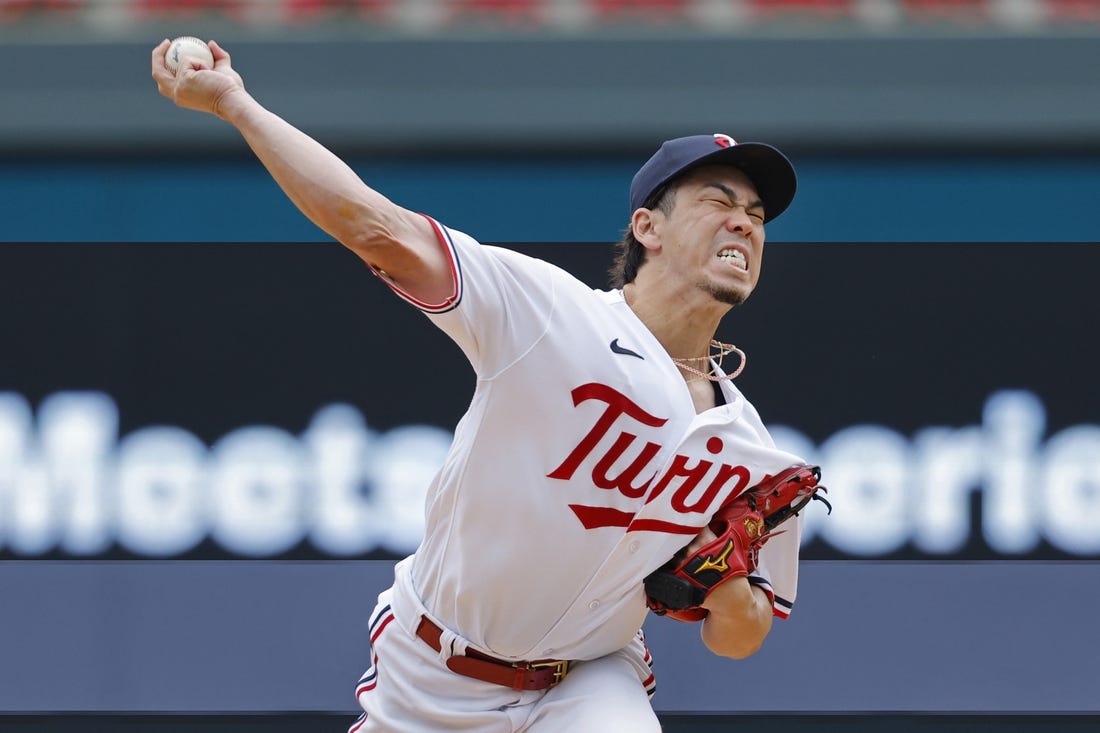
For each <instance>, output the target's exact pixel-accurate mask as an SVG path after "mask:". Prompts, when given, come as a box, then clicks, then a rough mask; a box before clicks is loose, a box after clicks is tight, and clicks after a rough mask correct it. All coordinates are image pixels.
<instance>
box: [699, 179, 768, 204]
mask: <svg viewBox="0 0 1100 733" xmlns="http://www.w3.org/2000/svg"><path fill="white" fill-rule="evenodd" d="M703 188H717V189H718V190H719V191H721V192H722V193H724V194H726V196H728V197H729V200H730V201H732V202H733V203H735V204H736V203H738V202H739V201H740V199H739V198H738V197H737V192H736V191H734V190H733V189H732V188H730V187H729V186H727V185H726V184H724V183H718V182H717V181H711V182H709V183H704V184H703ZM745 208H746V209H763V208H764V202H763V201H761V200H760V199H756V200H755V201H752V202H750V203H748V204H746V205H745Z"/></svg>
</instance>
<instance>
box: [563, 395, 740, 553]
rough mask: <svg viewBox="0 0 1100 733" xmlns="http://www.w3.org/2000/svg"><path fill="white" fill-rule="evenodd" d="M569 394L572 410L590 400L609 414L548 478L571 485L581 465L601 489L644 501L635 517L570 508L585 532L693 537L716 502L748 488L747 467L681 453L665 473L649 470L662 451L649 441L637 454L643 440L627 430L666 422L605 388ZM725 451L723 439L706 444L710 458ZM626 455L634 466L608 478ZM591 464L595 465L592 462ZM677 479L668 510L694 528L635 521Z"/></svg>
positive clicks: (597, 509) (610, 510) (607, 509)
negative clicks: (602, 448) (605, 444)
mask: <svg viewBox="0 0 1100 733" xmlns="http://www.w3.org/2000/svg"><path fill="white" fill-rule="evenodd" d="M571 394H572V395H573V405H574V406H577V405H580V404H581V403H582V402H587V401H588V400H595V401H597V402H602V403H604V404H606V405H607V408H606V409H605V410H604V411H603V414H602V415H600V417H599V418H598V419H597V420H596V424H595V425H593V426H592V429H591V430H589V431H588V434H587V435H585V436H584V438H582V439H581V441H580V442H579V443H578V444H577V447H576V448H574V449H573V450H572V451H571V452H570V453H569V455H568V456H567V457H566V459H565V460H564V461H562V463H561V465H560V466H558V467H557V468H555V469H554V470H553V471H551V472H550V473H548V474H547V476H548V477H549V478H555V479H562V480H569V479H571V478H572V477H573V475H574V474H576V472H577V471H578V469H580V468H581V466H582V465H591V467H592V468H591V470H592V483H593V485H594V486H596V487H597V488H600V489H607V490H617V491H618V492H619V493H621V494H622V495H623V496H625V497H627V498H630V499H642V498H643V497H644V501H642V502H640V504H639V505H638V507H637V509H635V511H633V512H627V511H622V510H620V509H614V508H611V507H597V506H585V505H582V504H570V505H569V508H570V509H572V510H573V512H574V513H575V514H576V515H577V518H578V519H580V521H581V523H582V524H583V525H584V526H585V528H586V529H595V528H597V527H626V528H627V531H628V532H634V531H650V532H669V533H673V534H686V535H694V534H696V533H697V532H698V531H699V530H700V529H702V527H703V526H704V525H705V524H706V522H707V519H709V517H710V516H711V514H713V510H712V508H711V507H712V505H714V502H715V500H716V499H718V498H719V497H721V498H722V499H725V498H726V497H728V496H735V495H737V494H738V493H740V492H741V490H742V489H744V488H745V486H747V485H748V482H749V470H748V469H747V468H746V467H745V466H731V465H729V464H726V463H717V464H716V463H715V462H714V461H710V460H707V459H706V458H699V457H692V456H686V455H682V454H679V453H677V454H675V455H674V456H673V457H672V461H671V463H669V465H668V468H666V469H665V471H664V472H663V473H658V469H657V468H651V467H650V463H651V462H652V461H653V459H654V458H655V457H656V456H657V455H658V454H659V453H660V452H661V449H662V448H663V446H661V445H660V444H658V443H653V442H651V441H645V443H644V444H643V445H641V447H640V448H639V447H638V444H639V443H641V439H640V438H639V437H638V436H637V435H635V434H634V433H630V432H628V431H627V430H626V429H624V428H627V427H629V426H630V424H631V423H634V424H637V425H641V426H646V427H651V428H659V427H661V426H662V425H664V424H665V423H666V422H668V419H667V418H662V417H657V416H656V415H651V414H649V413H648V412H646V411H645V410H643V409H642V408H641V407H639V406H638V405H637V404H635V403H634V402H633V401H632V400H631V399H630V398H629V397H627V396H626V395H624V394H623V393H621V392H619V391H617V390H615V389H612V388H611V387H608V386H607V385H605V384H598V383H595V382H590V383H589V384H582V385H581V386H580V387H577V388H576V389H574V390H573V391H572V393H571ZM620 419H622V421H623V422H625V423H626V424H625V425H623V426H622V428H620V430H619V433H618V436H617V437H616V438H615V440H614V442H613V443H612V444H611V446H610V447H609V448H608V449H607V452H605V453H604V454H603V455H598V454H597V455H593V452H594V451H595V450H596V447H597V446H598V445H599V444H600V443H601V442H602V441H603V440H604V438H605V437H607V436H609V435H611V431H612V428H613V427H614V426H615V424H616V423H617V422H619V421H620ZM722 448H723V443H722V439H721V438H719V437H718V436H716V435H715V436H712V437H710V438H708V439H707V442H706V449H707V452H708V453H710V454H712V455H718V454H719V453H721V452H722ZM627 453H630V454H632V455H634V458H633V460H631V461H630V464H629V465H628V466H626V467H625V468H623V469H622V470H620V471H619V472H618V473H616V474H615V475H610V474H611V469H612V466H614V465H615V464H616V463H618V462H619V461H620V459H622V457H623V456H624V455H626V454H627ZM590 458H591V460H588V459H590ZM586 462H587V463H586ZM647 469H648V470H647ZM643 475H645V476H648V478H645V479H642V478H641V477H642V476H643ZM677 479H680V480H681V481H680V483H679V485H678V486H676V488H675V489H673V493H672V496H671V499H670V504H671V506H672V509H673V510H674V511H675V512H677V513H678V514H683V515H685V517H684V519H685V521H691V520H694V523H691V524H680V523H677V522H668V521H664V520H659V519H637V520H636V519H634V515H635V514H636V513H637V510H638V509H641V507H642V506H643V505H645V504H648V503H650V502H651V501H653V500H654V499H656V498H657V497H659V496H661V495H662V494H664V493H665V490H666V489H668V488H669V487H670V486H671V485H672V484H673V483H674V482H676V481H677ZM731 480H735V481H736V483H735V484H734V485H733V487H732V489H730V490H725V489H726V485H727V484H728V483H729V482H730V481H731ZM701 485H704V486H705V487H706V488H704V489H703V490H702V492H700V493H697V492H696V489H697V488H698V487H699V486H701ZM715 508H717V507H715ZM689 515H693V516H689Z"/></svg>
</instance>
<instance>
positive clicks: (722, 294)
mask: <svg viewBox="0 0 1100 733" xmlns="http://www.w3.org/2000/svg"><path fill="white" fill-rule="evenodd" d="M662 218H663V220H662V221H661V222H660V224H659V229H658V231H659V235H660V239H661V245H662V246H661V254H660V258H661V259H662V260H664V262H663V268H664V269H665V273H664V275H665V276H676V277H678V278H682V279H683V280H684V281H685V282H686V283H688V284H690V285H691V286H694V287H695V288H697V289H698V290H700V291H702V292H703V293H707V294H709V295H710V296H711V297H713V298H714V299H715V300H717V301H719V302H722V303H726V304H727V305H739V304H741V303H742V302H744V301H745V299H746V298H748V297H749V295H750V294H751V293H752V291H753V289H754V288H755V287H756V283H757V281H758V280H759V279H760V268H761V264H762V259H763V256H764V204H763V202H762V201H761V200H760V196H759V195H758V194H757V192H756V187H755V186H753V185H752V182H751V181H750V180H749V178H748V176H746V175H745V174H744V173H742V172H741V171H739V170H737V169H736V168H731V167H729V166H722V165H710V166H703V167H700V168H698V169H696V170H694V171H691V172H690V173H688V174H687V175H686V177H685V178H684V179H683V181H682V182H681V184H680V186H679V188H678V189H677V190H676V192H675V200H674V205H673V208H672V211H671V213H669V214H668V215H662Z"/></svg>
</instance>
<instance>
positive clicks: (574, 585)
mask: <svg viewBox="0 0 1100 733" xmlns="http://www.w3.org/2000/svg"><path fill="white" fill-rule="evenodd" d="M432 224H433V226H434V227H435V228H436V232H437V234H438V236H439V238H440V242H441V243H442V245H443V246H444V247H445V248H446V250H447V253H448V255H449V256H450V258H451V266H452V268H453V273H454V283H455V289H454V293H453V295H452V297H451V298H449V299H448V300H447V301H445V302H443V303H438V304H431V303H423V302H419V301H417V300H416V299H414V298H412V297H410V296H409V295H408V294H406V293H403V292H402V291H401V290H400V288H399V287H397V286H395V285H394V284H393V283H390V286H391V287H393V289H394V290H395V291H396V292H397V293H398V294H399V295H402V297H404V298H406V299H407V300H409V301H410V302H412V303H413V304H414V305H416V306H417V307H418V308H420V309H421V310H423V311H424V312H425V313H426V314H427V315H428V316H429V317H430V319H431V320H432V321H433V322H434V323H435V324H436V325H437V326H438V327H439V328H440V329H442V330H443V331H444V332H446V333H447V334H448V335H449V336H450V337H451V338H452V339H454V340H455V342H457V343H458V345H459V346H460V347H461V349H462V350H463V352H464V353H465V355H466V356H467V357H468V358H469V360H470V363H471V364H472V365H473V368H474V371H475V372H476V375H477V387H476V390H475V393H474V396H473V400H472V403H471V404H470V407H469V410H468V411H467V413H466V414H465V416H464V417H463V418H462V420H461V421H460V423H459V424H458V426H457V428H456V431H455V438H454V444H453V446H452V448H451V451H450V453H449V455H448V457H447V459H446V461H445V463H444V465H443V467H442V469H441V470H440V472H439V474H438V475H437V477H436V478H435V480H434V482H433V484H432V485H431V487H430V490H429V492H428V499H427V508H426V511H427V517H426V520H427V521H426V530H425V537H424V540H423V543H422V544H421V546H420V548H419V549H418V550H417V551H416V552H415V553H414V555H412V556H411V557H410V558H409V559H407V560H405V561H403V562H401V563H399V564H398V566H397V571H396V582H395V586H394V589H393V590H394V593H393V595H394V601H393V608H394V612H395V614H396V616H397V617H398V619H399V620H401V619H402V617H403V616H404V617H405V620H404V623H406V624H408V623H412V622H413V619H414V618H416V617H418V614H419V613H423V612H427V613H428V614H429V615H430V616H431V617H433V618H434V619H436V620H437V621H438V622H439V624H440V625H441V626H442V627H444V628H447V629H451V630H454V631H455V632H457V634H458V635H459V637H460V639H463V640H464V641H465V643H468V644H471V645H473V646H474V647H475V648H477V649H480V650H481V651H483V652H485V653H488V654H492V655H494V656H498V657H506V658H511V659H517V660H518V659H542V658H548V657H553V658H558V659H593V658H596V657H600V656H602V655H605V654H608V653H610V652H612V651H614V650H617V649H620V648H622V647H624V646H626V645H627V644H628V643H630V642H631V640H632V639H633V638H634V637H635V635H636V634H637V632H638V629H639V628H640V627H641V625H642V622H643V621H644V619H645V616H646V613H647V609H646V604H645V594H644V591H643V587H642V582H643V579H644V578H645V577H646V576H647V575H648V574H649V573H651V572H652V571H653V570H655V569H656V568H658V567H660V566H661V565H662V564H664V563H665V562H666V561H667V560H668V559H669V558H670V557H672V555H673V554H674V553H675V552H676V551H677V550H678V549H680V548H681V547H683V546H684V545H686V544H687V543H688V542H689V541H690V540H691V539H692V538H693V537H695V535H697V534H698V533H699V531H700V530H701V529H702V528H703V527H705V526H706V525H707V524H708V522H709V520H710V517H711V516H712V515H713V514H714V512H715V511H716V510H717V509H718V508H719V507H720V506H721V505H722V504H723V503H724V502H725V501H726V500H727V499H729V498H730V497H731V496H734V495H736V494H738V493H740V492H741V491H742V490H744V489H746V488H748V487H750V486H753V485H755V484H756V483H758V482H760V481H761V480H762V479H764V478H765V477H766V476H770V475H774V474H776V473H778V472H779V471H780V470H782V469H784V468H786V467H788V466H790V465H791V464H794V463H797V462H800V459H799V458H798V457H797V456H794V455H791V454H789V453H786V452H783V451H780V450H778V449H777V448H776V447H775V444H774V443H773V441H772V439H771V437H770V436H769V435H768V432H767V430H766V429H765V428H764V426H763V424H762V423H761V421H760V417H759V416H758V415H757V413H756V410H755V409H754V408H753V407H752V405H750V404H749V402H748V401H747V400H746V399H745V398H744V397H743V396H742V395H741V393H740V392H739V391H738V390H737V388H736V387H734V386H733V385H732V383H730V382H728V381H727V382H723V383H722V390H723V392H724V396H725V399H726V404H725V405H722V406H718V407H715V408H713V409H710V410H706V411H705V412H703V413H701V414H697V413H696V410H695V407H694V405H693V403H692V399H691V397H690V395H689V393H688V389H687V386H686V384H685V382H684V379H683V377H682V376H681V374H680V372H679V370H678V369H677V367H676V366H675V365H674V364H673V362H672V361H671V359H670V358H669V356H668V354H667V353H666V352H665V350H664V348H663V347H662V346H661V344H660V343H659V342H658V341H657V339H656V338H655V337H654V336H653V334H652V333H651V332H650V331H649V330H648V329H647V328H646V326H645V325H644V324H643V323H642V322H641V321H640V320H639V319H638V318H637V316H636V315H635V314H634V312H633V311H632V310H631V309H630V307H629V306H628V305H627V304H626V302H625V300H624V299H623V295H622V292H621V291H610V292H607V291H598V290H597V291H594V290H592V289H591V288H589V287H588V286H586V285H584V284H583V283H581V282H580V281H579V280H577V279H576V278H575V277H573V276H572V275H570V274H568V273H567V272H565V271H563V270H561V269H559V268H557V267H555V266H553V265H551V264H549V263H546V262H544V261H541V260H537V259H533V258H530V257H527V256H524V255H522V254H519V253H517V252H513V251H510V250H506V249H502V248H498V247H491V246H483V245H481V244H479V243H478V242H476V241H474V240H473V239H472V238H470V237H469V236H467V235H465V234H462V233H460V232H457V231H454V230H450V229H447V228H444V227H442V226H440V225H438V224H437V223H435V222H434V221H433V222H432ZM799 521H800V520H799ZM799 521H796V522H792V523H790V524H791V526H789V527H788V528H787V531H786V532H784V533H782V534H779V535H778V536H776V537H775V538H773V539H772V540H771V541H770V542H769V543H768V544H767V545H765V547H764V549H763V551H762V552H761V562H760V567H759V569H758V570H757V571H756V573H755V574H754V576H753V577H751V578H750V580H751V582H754V583H756V584H758V585H760V586H761V587H763V588H764V589H765V590H766V591H767V592H768V593H769V595H770V596H771V597H772V598H773V600H774V609H775V613H776V614H777V615H779V616H782V617H785V616H786V615H787V614H788V613H789V611H790V609H791V604H792V603H793V601H794V598H795V587H796V583H797V578H798V544H799V539H800V534H801V532H800V530H801V525H800V523H799Z"/></svg>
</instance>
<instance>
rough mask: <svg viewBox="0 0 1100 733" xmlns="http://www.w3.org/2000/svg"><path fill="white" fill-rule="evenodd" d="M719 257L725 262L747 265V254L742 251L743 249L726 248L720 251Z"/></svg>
mask: <svg viewBox="0 0 1100 733" xmlns="http://www.w3.org/2000/svg"><path fill="white" fill-rule="evenodd" d="M718 259H720V260H722V261H723V262H729V263H732V264H736V265H740V266H741V267H745V265H746V264H747V263H746V261H745V255H744V254H743V253H742V252H741V250H738V249H724V250H722V251H721V252H719V253H718Z"/></svg>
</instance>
